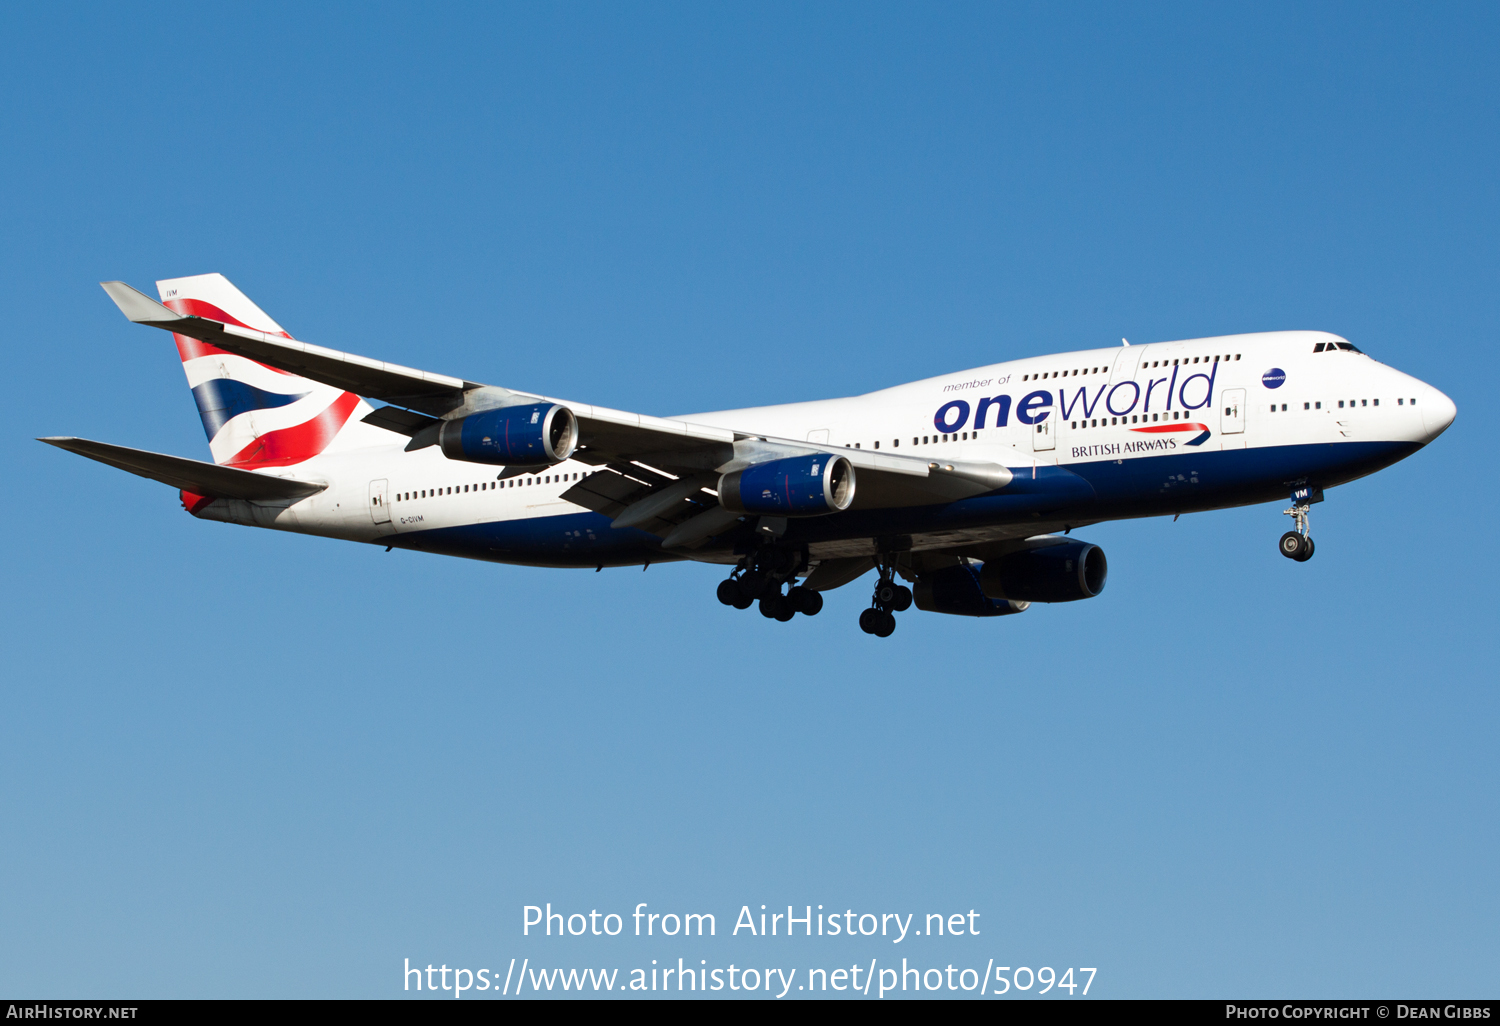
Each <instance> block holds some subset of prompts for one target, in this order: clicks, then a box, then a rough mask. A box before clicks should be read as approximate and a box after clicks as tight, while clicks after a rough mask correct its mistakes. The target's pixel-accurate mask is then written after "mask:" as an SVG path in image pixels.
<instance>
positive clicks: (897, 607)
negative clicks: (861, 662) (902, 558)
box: [859, 563, 911, 638]
mask: <svg viewBox="0 0 1500 1026" xmlns="http://www.w3.org/2000/svg"><path fill="white" fill-rule="evenodd" d="M909 608H911V589H910V588H908V587H906V586H905V585H902V584H897V583H896V576H895V568H894V567H893V566H892V565H891V564H889V563H882V564H881V566H880V579H879V580H878V581H876V582H875V594H874V595H871V596H870V608H869V609H866V610H865V611H864V612H862V613H860V614H859V629H860V630H862V631H864V632H865V633H866V634H873V635H875V636H876V637H877V638H889V637H890V636H891V634H892V633H893V632H894V631H895V630H896V617H895V614H896V613H900V612H902V611H904V610H906V609H909Z"/></svg>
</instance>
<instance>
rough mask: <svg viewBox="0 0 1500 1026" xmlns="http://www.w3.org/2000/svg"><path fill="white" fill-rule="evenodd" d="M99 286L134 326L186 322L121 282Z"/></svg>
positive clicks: (178, 315)
mask: <svg viewBox="0 0 1500 1026" xmlns="http://www.w3.org/2000/svg"><path fill="white" fill-rule="evenodd" d="M99 285H100V287H102V288H103V289H104V291H105V292H107V293H109V298H110V299H113V300H114V301H115V306H118V307H119V308H120V312H121V313H122V314H124V315H125V316H126V317H128V318H130V319H131V320H132V321H134V322H135V323H136V324H150V325H156V326H160V325H162V324H169V323H171V322H173V321H182V320H187V318H186V317H184V316H183V315H182V314H180V313H177V312H176V311H174V310H169V309H167V308H166V307H164V306H162V305H161V304H160V303H158V302H157V301H156V300H154V299H152V298H151V297H150V296H148V295H146V294H145V293H144V292H138V291H136V290H135V289H133V288H131V287H130V286H129V285H126V284H125V283H124V282H123V281H101V282H100V283H99Z"/></svg>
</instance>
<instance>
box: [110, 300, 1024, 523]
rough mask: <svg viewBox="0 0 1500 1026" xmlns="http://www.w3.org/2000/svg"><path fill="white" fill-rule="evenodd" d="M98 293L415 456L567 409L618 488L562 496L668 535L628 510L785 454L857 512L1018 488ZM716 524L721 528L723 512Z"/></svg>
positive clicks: (914, 461)
mask: <svg viewBox="0 0 1500 1026" xmlns="http://www.w3.org/2000/svg"><path fill="white" fill-rule="evenodd" d="M101 284H102V286H103V288H104V290H105V292H107V293H108V294H109V297H110V298H111V299H113V300H114V302H115V304H116V305H117V306H118V307H119V308H120V310H121V312H122V313H124V314H125V316H126V317H127V318H129V319H130V320H132V321H134V322H135V323H137V324H146V325H149V326H151V327H154V328H162V329H164V330H166V331H171V332H175V333H177V334H181V335H187V336H189V337H191V338H196V339H199V340H201V341H203V342H207V343H209V344H210V345H212V346H215V347H217V348H219V349H222V350H224V351H226V352H229V353H234V354H237V355H240V356H244V357H247V358H248V359H251V360H255V361H257V362H259V363H263V364H266V365H267V366H270V367H275V368H277V369H279V370H284V371H287V372H289V373H292V374H297V375H300V376H302V377H305V378H310V379H311V380H313V381H320V382H323V383H324V384H328V385H332V386H334V387H336V388H342V389H345V390H346V391H350V392H353V393H355V394H357V395H361V396H365V397H367V398H371V399H380V400H383V401H385V402H388V403H390V404H391V405H390V406H388V407H384V408H381V409H377V410H375V411H374V412H373V413H372V414H370V415H369V416H368V417H367V418H366V420H368V421H369V422H371V423H373V424H376V425H377V426H379V427H382V428H386V429H387V430H391V431H395V432H399V433H402V434H407V435H409V436H411V437H412V442H411V444H410V445H408V448H417V447H419V446H422V445H427V444H432V443H433V442H435V441H436V436H437V432H436V430H435V429H436V426H437V425H438V423H439V421H440V420H443V419H453V418H456V417H462V416H465V415H467V414H470V413H477V412H480V411H482V410H487V409H495V408H498V407H503V406H511V405H517V404H523V403H535V402H539V401H540V402H556V403H561V404H563V405H565V406H567V407H568V409H570V410H571V411H572V412H573V414H574V416H575V417H576V418H577V419H578V426H579V449H578V451H577V452H576V453H575V454H574V458H575V459H577V460H580V461H582V462H585V463H589V464H592V465H594V466H598V467H603V468H606V469H608V470H610V471H612V472H613V473H614V474H615V476H616V477H617V478H619V480H612V481H610V482H609V484H610V487H609V488H605V487H604V486H605V481H603V480H601V481H597V482H594V483H593V484H592V485H591V486H590V487H589V488H575V489H571V490H570V491H569V492H568V493H567V496H566V497H567V498H568V499H569V500H570V501H573V502H577V503H578V504H579V505H583V506H585V507H586V508H590V509H595V510H597V511H599V512H607V513H608V514H609V515H611V516H619V515H621V514H625V517H626V522H628V523H632V524H639V525H640V526H641V527H643V528H644V529H646V530H651V531H655V532H656V533H660V534H663V535H666V534H669V533H670V532H671V531H672V530H673V528H674V527H675V526H677V521H678V519H679V518H680V514H681V512H682V509H681V508H678V507H676V506H672V507H671V508H667V507H662V508H657V506H660V505H661V502H662V500H661V499H660V498H659V497H658V498H657V499H655V500H653V502H655V503H656V506H653V507H649V509H650V510H651V511H653V515H652V516H645V515H644V513H643V512H642V508H640V507H637V508H635V509H634V510H632V511H631V512H629V513H628V514H627V513H626V510H627V508H629V507H633V506H635V504H636V503H638V502H640V501H642V500H643V499H648V498H650V497H651V496H653V495H656V494H657V492H658V490H659V489H660V488H661V487H663V485H662V484H661V482H662V481H666V482H669V483H676V482H679V481H682V480H687V479H693V480H696V479H697V478H699V477H701V476H704V475H717V474H719V473H725V472H728V471H730V470H736V469H739V468H741V467H745V466H749V465H750V464H752V463H757V462H760V461H762V460H767V459H775V458H778V457H781V456H795V455H799V454H806V453H810V452H826V453H831V454H835V455H838V456H842V457H844V458H845V459H847V460H848V461H849V462H850V463H851V464H852V465H853V466H854V468H855V471H856V476H857V480H858V486H857V488H856V490H855V499H854V505H853V507H852V508H853V509H856V510H859V509H883V508H892V507H898V506H919V505H931V504H934V503H943V502H952V501H954V500H957V499H961V498H966V497H969V496H973V495H980V494H984V493H985V492H990V491H994V490H996V489H999V488H1004V487H1005V486H1006V485H1008V484H1010V482H1011V479H1012V474H1011V472H1010V471H1009V470H1008V469H1006V468H1005V467H1004V466H1001V465H999V464H994V463H956V462H948V461H943V462H932V461H930V460H928V459H925V458H923V457H920V456H907V455H900V454H897V453H886V452H876V451H872V450H868V449H847V448H840V447H836V446H832V445H827V444H820V443H816V442H806V441H800V440H793V439H780V438H773V437H768V436H765V435H759V434H755V433H749V432H740V431H733V430H730V429H727V428H720V427H711V426H708V425H704V424H693V423H690V422H688V421H683V420H671V419H666V418H661V417H650V416H645V415H642V414H637V413H629V412H626V411H623V410H612V409H608V408H606V407H601V406H591V405H588V404H584V403H574V402H569V401H567V400H563V399H553V398H550V397H547V396H539V395H534V394H531V393H526V392H517V391H512V390H511V389H507V388H500V387H498V386H495V385H485V384H481V383H478V382H472V381H468V380H466V379H463V378H456V377H452V376H449V375H444V374H434V373H431V372H429V371H420V370H414V369H412V368H410V367H402V366H400V365H398V364H392V363H384V362H381V361H379V360H372V359H369V358H368V357H363V356H357V355H354V354H352V353H343V352H339V351H338V350H335V349H326V348H324V347H322V346H314V345H309V344H307V343H305V342H298V341H296V340H295V339H290V338H285V337H283V336H280V335H273V334H268V333H266V332H262V331H255V330H254V329H251V328H244V327H240V326H238V325H233V324H225V323H223V322H220V321H215V320H211V319H209V318H205V317H198V316H194V315H190V314H180V313H178V312H176V311H175V310H171V309H169V308H168V307H166V306H163V305H162V304H161V303H158V302H157V301H156V300H154V299H152V298H151V297H149V296H147V295H145V294H144V293H142V292H139V291H137V290H136V289H133V288H131V287H130V286H129V285H126V284H125V283H124V282H118V281H110V282H102V283H101ZM403 408H404V409H403ZM413 411H415V412H413ZM663 472H665V473H663ZM652 475H654V476H652ZM695 487H696V488H697V490H696V491H694V490H693V489H691V488H690V489H688V490H687V491H686V492H684V495H683V496H682V497H681V498H682V501H683V502H684V503H686V504H687V506H689V507H694V506H697V505H699V504H701V503H703V502H704V501H706V500H711V504H712V505H714V506H717V500H716V499H713V496H712V492H711V491H710V492H708V493H704V492H703V491H702V487H701V486H695ZM679 490H680V489H679ZM606 492H607V494H604V493H606ZM575 493H577V494H575ZM596 493H598V494H596ZM689 493H691V494H689ZM674 501H675V500H674ZM660 514H665V515H660ZM719 517H720V519H722V518H723V511H722V510H719ZM700 526H701V525H700Z"/></svg>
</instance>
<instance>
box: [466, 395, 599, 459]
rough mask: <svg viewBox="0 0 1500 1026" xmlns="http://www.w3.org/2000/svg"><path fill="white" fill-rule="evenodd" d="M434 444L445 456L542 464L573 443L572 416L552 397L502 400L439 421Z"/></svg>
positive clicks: (568, 453) (571, 447) (569, 450)
mask: <svg viewBox="0 0 1500 1026" xmlns="http://www.w3.org/2000/svg"><path fill="white" fill-rule="evenodd" d="M438 445H439V446H440V447H441V448H442V450H443V455H444V456H446V457H448V458H449V459H450V460H466V461H467V462H469V463H494V464H498V465H500V466H507V467H547V466H551V465H552V464H554V463H561V462H562V461H563V460H565V459H567V458H568V457H569V456H572V455H573V450H575V449H577V448H578V418H576V417H574V416H573V411H572V410H570V409H568V408H567V407H566V406H559V405H557V404H556V403H536V404H534V405H528V406H502V407H501V408H500V409H498V410H485V411H483V412H482V413H471V414H469V415H468V416H467V417H461V418H459V419H458V420H449V421H444V422H443V426H442V427H441V428H440V429H439V432H438Z"/></svg>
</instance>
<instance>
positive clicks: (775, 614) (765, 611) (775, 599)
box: [760, 592, 796, 623]
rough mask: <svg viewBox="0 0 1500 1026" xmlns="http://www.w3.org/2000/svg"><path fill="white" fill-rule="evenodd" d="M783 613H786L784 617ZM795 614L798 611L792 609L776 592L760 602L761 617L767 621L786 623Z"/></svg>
mask: <svg viewBox="0 0 1500 1026" xmlns="http://www.w3.org/2000/svg"><path fill="white" fill-rule="evenodd" d="M783 613H785V615H784V616H783V615H782V614H783ZM795 614H796V610H795V609H793V608H792V607H791V604H790V603H788V602H787V600H786V599H785V598H783V597H782V596H781V595H779V594H777V593H776V592H772V593H771V594H769V595H767V596H765V597H764V598H762V599H761V600H760V615H761V616H764V617H765V618H766V619H767V620H780V621H782V622H783V623H785V622H786V621H787V620H790V619H791V618H792V617H793V616H794V615H795Z"/></svg>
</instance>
